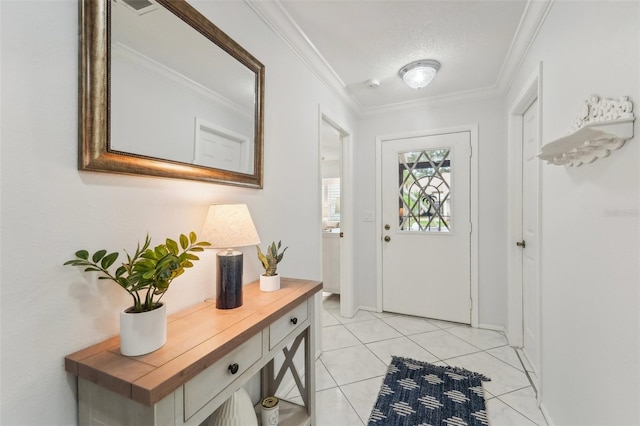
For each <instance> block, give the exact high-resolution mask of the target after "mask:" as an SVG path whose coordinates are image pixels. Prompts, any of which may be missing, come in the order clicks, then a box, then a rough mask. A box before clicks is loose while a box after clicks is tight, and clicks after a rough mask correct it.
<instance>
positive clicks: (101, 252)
mask: <svg viewBox="0 0 640 426" xmlns="http://www.w3.org/2000/svg"><path fill="white" fill-rule="evenodd" d="M105 254H107V251H106V250H98V251H97V252H95V253H94V254H93V258H92V260H93V261H94V262H95V263H98V262H100V259H102V258H103V257H104V255H105Z"/></svg>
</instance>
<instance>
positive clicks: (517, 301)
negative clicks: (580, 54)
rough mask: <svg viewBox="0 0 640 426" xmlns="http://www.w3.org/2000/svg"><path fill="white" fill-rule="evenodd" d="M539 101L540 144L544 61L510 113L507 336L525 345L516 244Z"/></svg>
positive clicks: (539, 391) (539, 305)
mask: <svg viewBox="0 0 640 426" xmlns="http://www.w3.org/2000/svg"><path fill="white" fill-rule="evenodd" d="M536 100H537V101H538V107H537V115H538V129H537V132H538V144H540V143H541V141H542V62H539V63H538V66H537V67H536V69H535V71H534V72H533V73H532V75H531V77H530V78H529V79H528V80H527V81H526V82H525V83H524V85H523V87H522V89H521V91H520V93H519V94H518V96H517V97H516V98H515V99H514V101H513V104H512V105H511V108H509V113H508V114H509V115H508V137H509V139H508V154H507V155H508V161H507V163H508V170H507V173H508V188H507V189H508V229H507V279H508V281H507V303H508V306H507V339H508V341H509V345H511V346H514V347H518V348H522V347H523V345H524V309H523V303H524V291H523V279H522V270H523V269H522V249H521V248H520V247H517V246H516V244H515V243H516V241H520V240H521V239H522V226H523V221H522V201H523V193H522V192H523V188H522V143H523V140H522V129H523V125H524V124H523V115H524V113H525V111H526V110H527V109H528V108H529V107H530V106H531V104H532V103H533V102H534V101H536ZM541 163H542V162H541V161H540V162H538V193H537V200H536V202H537V208H536V211H535V214H536V219H535V220H536V222H537V223H538V241H537V244H535V245H534V246H535V247H537V253H536V256H537V258H538V265H537V274H536V275H537V282H536V285H537V286H538V290H539V292H538V301H537V308H538V315H537V318H538V324H537V328H538V334H539V336H538V347H537V348H536V352H537V354H536V356H537V358H538V363H539V365H538V366H537V367H538V370H537V371H536V374H537V378H538V380H537V383H535V387H536V392H537V398H538V402H540V401H541V399H542V380H541V379H542V370H543V359H542V346H543V339H542V336H543V334H544V330H543V327H542V292H543V289H542V286H541V277H542V244H543V231H542V227H541V224H542V165H541Z"/></svg>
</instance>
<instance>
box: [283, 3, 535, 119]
mask: <svg viewBox="0 0 640 426" xmlns="http://www.w3.org/2000/svg"><path fill="white" fill-rule="evenodd" d="M279 3H280V5H281V6H282V7H283V9H284V11H285V12H286V13H287V14H288V15H289V17H290V18H291V19H292V20H293V21H294V22H295V24H297V26H298V27H299V29H300V30H301V31H302V32H303V33H304V35H305V36H306V37H307V38H308V40H309V41H310V43H311V44H312V45H313V46H314V47H315V49H316V50H317V51H318V52H319V53H320V55H321V56H322V57H323V58H324V59H325V61H326V62H327V63H328V65H329V66H330V67H331V68H332V69H333V71H334V72H335V74H337V76H338V77H339V79H340V80H341V81H342V83H343V84H344V86H345V87H346V88H347V90H348V91H349V92H350V93H351V95H353V96H354V97H355V98H356V100H357V102H358V103H359V104H360V106H361V107H362V108H364V109H365V110H366V109H374V108H379V107H386V106H390V105H398V104H405V103H407V102H413V101H420V100H423V99H425V98H433V97H444V96H449V95H452V94H464V93H472V92H474V91H478V90H484V89H490V88H492V87H494V86H495V85H496V84H497V81H498V79H499V77H500V73H501V70H502V68H503V64H504V63H505V60H506V58H507V56H508V54H509V52H510V46H511V44H512V40H513V39H514V36H515V35H516V33H517V31H518V28H519V24H520V20H521V18H522V15H523V13H524V12H525V9H526V6H527V1H526V0H501V1H493V0H476V1H459V0H413V1H405V0H369V1H352V0H349V1H347V0H333V1H330V0H320V1H318V0H280V2H279ZM419 59H435V60H437V61H439V62H440V63H441V64H442V67H441V69H440V72H439V73H438V75H437V76H436V77H435V79H434V80H433V82H432V83H431V84H430V85H429V86H427V87H426V88H423V89H421V90H415V89H411V88H409V87H407V86H406V85H405V84H404V82H403V81H402V79H401V78H400V77H399V76H398V71H399V70H400V68H401V67H402V66H404V65H406V64H408V63H410V62H413V61H416V60H419ZM369 79H378V80H379V81H380V87H378V88H377V89H371V88H369V87H367V85H366V81H367V80H369Z"/></svg>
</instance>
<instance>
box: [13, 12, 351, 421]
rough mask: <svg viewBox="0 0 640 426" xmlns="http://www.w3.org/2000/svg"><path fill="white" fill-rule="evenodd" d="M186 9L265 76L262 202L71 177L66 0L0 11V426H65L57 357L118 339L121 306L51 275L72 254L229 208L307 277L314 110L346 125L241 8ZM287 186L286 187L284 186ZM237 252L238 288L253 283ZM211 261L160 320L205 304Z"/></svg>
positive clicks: (120, 179)
mask: <svg viewBox="0 0 640 426" xmlns="http://www.w3.org/2000/svg"><path fill="white" fill-rule="evenodd" d="M195 4H196V6H197V7H198V8H199V9H200V10H201V11H202V12H203V13H204V14H205V15H207V16H209V17H210V19H211V20H212V21H213V22H215V23H218V24H219V26H220V27H221V28H222V30H223V31H226V32H227V33H228V34H229V35H230V36H231V37H233V38H234V39H235V40H236V41H238V42H239V43H240V44H241V45H243V46H244V47H245V48H246V49H247V50H248V51H250V52H251V53H252V54H253V55H254V56H256V57H257V58H258V59H259V60H261V61H262V62H263V63H264V64H265V66H266V102H265V118H266V124H265V177H264V185H265V188H264V189H263V190H253V189H242V188H235V187H230V186H220V185H212V184H207V183H198V182H190V181H180V180H171V179H159V178H146V177H134V176H122V175H114V174H100V173H89V172H79V171H78V170H77V166H76V161H77V127H78V120H77V111H78V105H77V94H78V91H77V78H78V72H77V69H78V60H77V57H78V38H77V37H78V25H77V19H78V10H77V8H78V3H77V1H71V0H63V1H55V2H52V1H2V2H0V14H1V19H2V21H1V24H2V25H1V31H2V33H1V36H2V86H1V90H2V123H1V126H0V128H1V132H2V133H1V136H2V138H1V143H2V157H1V163H0V166H1V169H0V171H1V195H2V200H1V201H2V204H1V206H2V210H1V215H2V216H1V226H2V228H1V232H2V242H1V264H2V270H1V286H2V289H1V290H2V292H1V321H2V347H1V351H2V377H1V385H2V389H1V392H2V412H1V417H0V423H2V424H3V425H52V424H56V425H63V424H75V423H76V421H77V419H76V397H75V379H74V377H73V376H71V375H69V374H67V373H66V372H65V371H64V362H63V360H64V356H65V355H67V354H70V353H72V352H74V351H77V350H79V349H82V348H84V347H86V346H88V345H91V344H93V343H96V342H99V341H101V340H103V339H105V338H107V337H110V336H112V335H115V334H116V333H117V332H118V324H117V321H118V320H117V318H118V311H119V310H120V309H122V308H125V307H127V304H128V303H129V300H128V296H127V295H126V293H124V292H122V291H121V290H120V289H119V288H117V287H116V286H115V284H111V283H109V282H106V281H100V282H97V280H93V279H90V278H89V277H88V276H87V275H86V274H82V273H81V272H79V271H78V270H77V269H75V268H71V267H63V266H62V263H63V262H64V261H65V260H68V259H70V258H71V257H72V256H73V253H74V252H75V251H76V250H77V249H79V248H87V249H90V250H95V249H98V248H103V247H104V248H109V249H113V250H120V249H122V248H133V247H135V244H136V242H137V241H138V240H140V239H143V238H144V236H145V234H146V233H147V232H149V233H150V235H151V236H152V238H154V241H158V240H161V239H163V238H164V237H169V236H173V237H177V236H178V234H179V233H180V232H188V231H190V230H195V231H196V232H198V231H199V230H200V227H201V224H202V220H203V219H204V216H205V214H206V210H207V206H208V205H209V204H211V203H214V202H219V203H226V202H243V203H247V204H248V205H249V209H250V210H251V213H252V215H253V218H254V220H255V222H256V227H257V229H258V232H259V233H260V236H261V239H262V241H263V244H267V243H269V242H271V241H273V240H279V239H282V241H283V243H284V244H286V245H288V246H289V250H288V251H287V256H286V257H285V260H284V261H283V263H282V264H281V272H282V273H283V274H284V275H288V276H297V277H306V278H311V279H314V278H315V279H317V278H319V277H320V270H319V258H320V241H319V237H320V233H319V232H318V231H319V228H318V227H319V224H320V206H319V203H318V201H319V199H320V198H319V188H318V141H317V139H318V136H317V135H318V105H319V104H321V105H322V106H323V108H324V109H325V110H327V111H330V112H331V113H332V116H333V117H336V119H337V120H339V121H341V122H343V123H345V125H346V126H348V127H350V128H352V129H355V127H356V126H355V125H354V119H353V117H351V116H350V113H349V112H348V111H346V110H345V108H344V107H343V106H342V103H341V102H340V101H339V100H338V98H337V97H336V96H335V95H333V94H332V93H331V92H329V91H328V89H327V88H326V87H325V86H324V85H322V84H321V83H320V82H319V80H318V79H317V78H316V77H315V76H314V74H312V73H311V71H309V70H308V69H307V68H306V67H305V66H304V65H303V64H302V63H301V62H300V61H299V59H298V58H297V57H296V56H295V55H293V54H292V53H291V51H290V50H289V48H288V47H286V45H285V44H284V43H283V42H281V40H280V39H279V38H278V37H277V36H276V35H275V34H274V33H272V32H271V31H270V30H269V29H268V28H267V27H266V25H265V24H264V23H263V22H262V21H261V20H260V19H259V18H258V17H257V15H255V13H253V11H252V10H251V9H250V8H249V7H248V6H247V5H246V4H245V3H244V2H197V3H195ZM294 176H295V179H292V177H294ZM244 251H245V254H246V256H245V264H246V266H245V281H251V280H253V279H255V278H257V276H258V273H259V272H260V271H259V268H260V266H259V263H258V261H257V259H256V258H255V255H254V253H255V249H254V248H252V247H247V248H246V249H244ZM214 258H215V256H214V251H210V252H209V251H207V252H206V253H205V255H204V256H202V260H201V261H200V262H199V263H198V264H196V266H195V268H194V269H192V270H190V271H188V272H187V273H186V274H185V275H184V276H183V277H182V278H180V279H179V280H178V281H176V282H175V283H174V284H173V286H172V288H171V289H170V290H169V292H168V293H167V296H166V300H167V302H168V306H169V310H170V312H175V311H177V310H180V309H182V308H185V307H187V306H190V305H193V304H195V303H197V302H199V301H201V300H203V299H204V298H206V297H210V296H213V288H214V287H215V285H214V282H213V279H214V278H213V277H214Z"/></svg>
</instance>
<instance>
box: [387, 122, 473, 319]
mask: <svg viewBox="0 0 640 426" xmlns="http://www.w3.org/2000/svg"><path fill="white" fill-rule="evenodd" d="M470 143H471V134H470V132H469V131H464V132H456V133H444V134H437V135H429V136H421V137H412V138H405V139H395V140H385V141H383V142H382V147H381V161H382V164H381V167H382V212H381V213H382V226H383V230H382V239H383V241H382V308H383V310H384V311H389V312H398V313H402V314H408V315H415V316H420V317H426V318H436V319H441V320H447V321H455V322H460V323H466V324H469V323H470V322H471V276H470V274H471V255H470V248H471V221H470V207H471V205H470V156H471V147H470V146H471V145H470Z"/></svg>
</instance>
